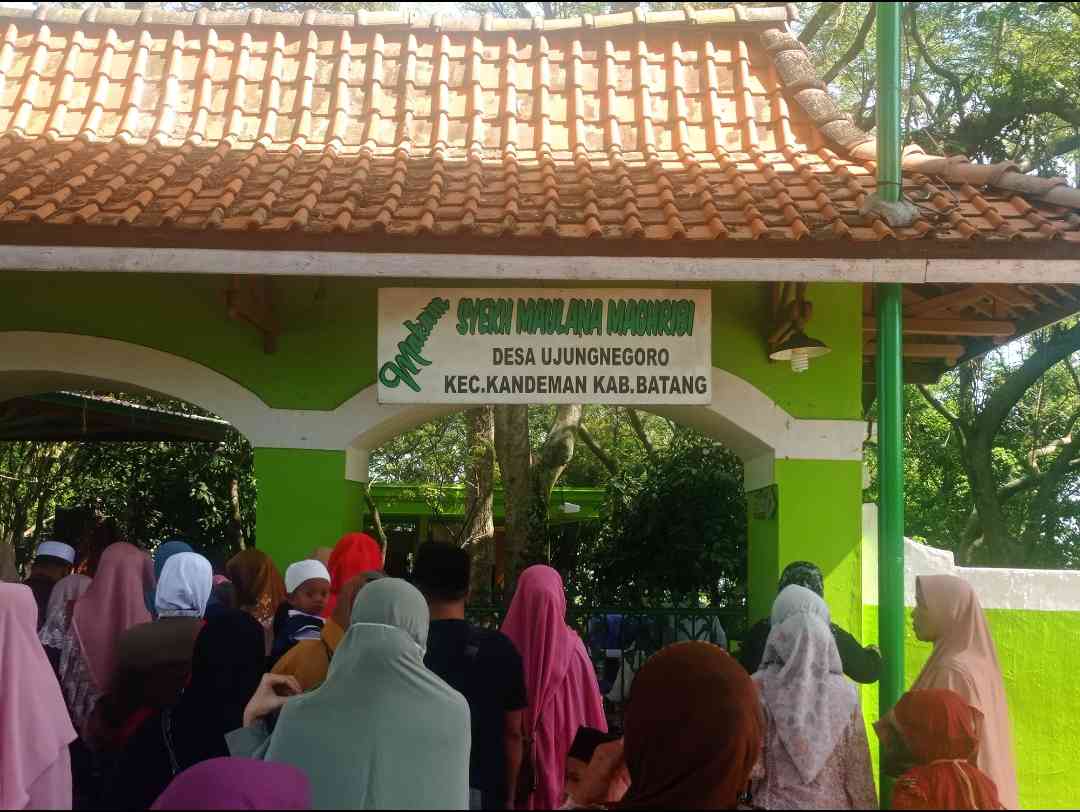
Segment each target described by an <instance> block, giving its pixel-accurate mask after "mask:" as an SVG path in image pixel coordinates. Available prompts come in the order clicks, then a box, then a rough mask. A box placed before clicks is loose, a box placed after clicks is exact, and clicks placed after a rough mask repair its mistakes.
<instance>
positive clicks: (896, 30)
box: [877, 3, 904, 803]
mask: <svg viewBox="0 0 1080 812" xmlns="http://www.w3.org/2000/svg"><path fill="white" fill-rule="evenodd" d="M900 11H901V4H900V3H878V4H877V73H878V99H877V166H878V195H879V196H880V197H881V198H882V199H883V200H886V201H893V202H895V201H897V200H899V199H900V182H901V177H900V168H901V167H900V158H901V155H900ZM877 319H878V342H877V390H878V449H879V458H878V482H879V489H880V494H879V504H878V595H879V610H878V611H879V614H878V639H879V641H880V644H881V653H882V658H883V660H884V669H883V671H882V675H881V688H880V691H879V694H878V710H879V712H880V714H881V715H885V714H886V713H887V712H888V711H889V710H890V709H891V708H892V707H893V705H895V704H896V701H897V700H898V699H899V698H900V695H901V694H902V693H903V690H904V434H903V419H904V415H903V411H904V367H903V313H902V299H901V286H900V285H897V284H888V285H878V288H877ZM881 787H882V796H883V797H882V800H883V801H885V802H886V803H887V802H888V796H889V789H890V787H889V782H888V781H887V780H886V779H885V776H884V775H882V781H881Z"/></svg>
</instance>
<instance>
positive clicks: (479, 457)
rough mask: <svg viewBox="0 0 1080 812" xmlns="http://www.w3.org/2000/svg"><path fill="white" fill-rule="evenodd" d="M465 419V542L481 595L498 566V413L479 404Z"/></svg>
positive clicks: (475, 592)
mask: <svg viewBox="0 0 1080 812" xmlns="http://www.w3.org/2000/svg"><path fill="white" fill-rule="evenodd" d="M465 419H466V421H467V424H468V453H469V467H468V475H467V477H466V479H465V494H466V498H465V526H464V527H463V528H462V542H463V544H464V545H465V546H466V547H468V548H469V549H470V551H471V552H472V558H473V570H472V587H473V589H472V592H473V595H474V596H480V595H482V594H484V593H486V592H487V591H488V590H489V589H490V587H491V576H492V572H493V570H494V568H495V511H494V490H495V414H494V411H493V410H492V407H491V406H479V407H477V408H475V409H469V411H468V412H466V413H465Z"/></svg>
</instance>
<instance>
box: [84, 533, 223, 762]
mask: <svg viewBox="0 0 1080 812" xmlns="http://www.w3.org/2000/svg"><path fill="white" fill-rule="evenodd" d="M213 580H214V568H213V566H211V564H210V562H209V561H207V560H206V559H205V558H203V557H202V556H201V555H199V554H198V553H177V554H176V555H173V556H171V557H170V558H169V560H168V561H166V562H165V568H164V569H163V570H162V571H161V579H160V580H159V581H158V584H157V592H156V597H155V609H156V610H157V615H158V619H157V620H154V621H151V622H149V623H139V624H137V625H135V626H132V627H131V628H130V629H128V630H127V631H125V632H124V633H123V634H122V635H120V639H119V640H118V641H117V644H116V668H115V671H114V673H113V678H112V680H111V681H110V688H109V693H108V694H107V695H106V696H104V697H102V700H101V702H99V703H98V709H97V710H96V711H95V713H94V719H93V720H92V727H91V729H90V731H89V732H90V734H91V738H92V739H93V740H94V744H95V745H96V746H97V747H98V748H106V749H119V748H121V747H122V746H123V745H124V744H125V743H126V741H127V739H128V737H129V736H130V735H131V734H132V733H134V731H135V727H134V726H133V725H132V724H130V722H131V720H132V719H133V718H136V714H138V715H140V716H141V715H146V714H147V713H148V712H153V711H155V710H159V709H161V708H164V707H168V706H170V705H174V704H176V702H177V700H178V699H179V698H180V692H181V691H182V690H183V689H184V686H185V685H186V684H187V682H188V679H189V678H190V677H191V656H192V653H193V652H194V650H195V638H196V637H198V635H199V632H200V631H201V630H202V627H203V619H202V618H203V614H204V613H205V612H206V604H207V601H209V600H210V590H211V588H212V587H213Z"/></svg>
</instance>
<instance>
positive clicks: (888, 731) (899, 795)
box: [877, 688, 1002, 809]
mask: <svg viewBox="0 0 1080 812" xmlns="http://www.w3.org/2000/svg"><path fill="white" fill-rule="evenodd" d="M982 720H983V717H982V714H981V713H979V711H977V710H975V708H973V707H971V706H970V705H969V704H968V703H967V702H965V701H964V699H963V697H961V696H960V695H959V694H958V693H956V691H950V690H948V689H945V688H930V689H927V690H923V691H908V692H907V693H906V694H904V695H903V696H902V697H901V698H900V701H899V702H898V703H897V704H896V707H895V708H894V709H893V712H892V713H891V714H890V715H889V716H888V721H887V722H879V723H878V726H877V727H878V735H880V736H881V741H882V748H883V753H884V755H883V758H884V759H885V760H886V761H892V762H893V763H897V762H898V761H907V762H909V763H910V762H914V766H912V767H910V768H909V769H907V770H906V772H904V773H903V774H902V775H901V776H900V777H899V778H898V779H897V781H896V783H895V784H894V785H893V800H892V808H893V809H1001V808H1002V806H1001V801H999V800H998V793H997V787H996V786H994V782H993V781H991V780H990V778H989V777H988V776H987V775H986V773H984V772H983V771H982V770H980V769H979V768H978V767H976V766H975V757H976V753H977V751H978V749H979V728H980V726H981V725H982Z"/></svg>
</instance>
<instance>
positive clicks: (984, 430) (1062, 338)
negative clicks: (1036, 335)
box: [974, 322, 1080, 445]
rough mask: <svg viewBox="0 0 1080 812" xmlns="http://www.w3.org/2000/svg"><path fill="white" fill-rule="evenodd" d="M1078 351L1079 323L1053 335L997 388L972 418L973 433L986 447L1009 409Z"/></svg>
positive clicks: (1079, 338)
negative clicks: (1052, 369) (1052, 368)
mask: <svg viewBox="0 0 1080 812" xmlns="http://www.w3.org/2000/svg"><path fill="white" fill-rule="evenodd" d="M1078 348H1080V322H1078V323H1077V324H1075V325H1073V326H1072V327H1071V328H1069V329H1068V330H1062V331H1060V332H1056V333H1054V334H1053V335H1052V336H1051V338H1050V340H1049V341H1047V342H1046V343H1045V344H1042V345H1041V346H1040V347H1039V348H1038V349H1037V350H1036V351H1035V352H1033V353H1032V354H1031V356H1030V357H1029V358H1027V360H1025V361H1024V363H1023V364H1021V365H1020V366H1019V367H1018V368H1017V369H1016V370H1015V371H1014V372H1013V373H1012V374H1010V375H1009V377H1008V378H1006V380H1005V381H1004V383H1002V385H1001V386H999V387H998V388H997V389H996V390H995V391H994V393H993V394H992V395H991V396H990V398H989V399H988V400H987V402H986V406H985V407H984V408H983V409H982V411H981V412H980V413H979V415H978V417H976V418H975V426H974V430H975V431H974V433H975V434H978V435H979V436H980V438H981V439H982V441H983V442H984V443H986V444H987V445H989V443H991V442H993V438H994V437H995V436H996V435H997V433H998V430H999V429H1000V428H1001V424H1002V423H1003V422H1004V420H1005V418H1006V417H1007V416H1008V414H1009V412H1011V411H1012V410H1013V407H1015V406H1016V404H1017V403H1018V402H1019V401H1020V398H1022V397H1023V396H1024V393H1025V392H1027V390H1028V389H1030V388H1031V387H1032V386H1033V385H1034V384H1035V382H1036V381H1038V380H1039V378H1041V377H1042V376H1043V374H1045V373H1046V371H1047V370H1048V369H1050V367H1052V366H1054V364H1056V363H1058V362H1059V361H1061V360H1063V359H1065V358H1067V357H1068V356H1070V355H1072V354H1073V353H1074V352H1076V351H1077V349H1078Z"/></svg>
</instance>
